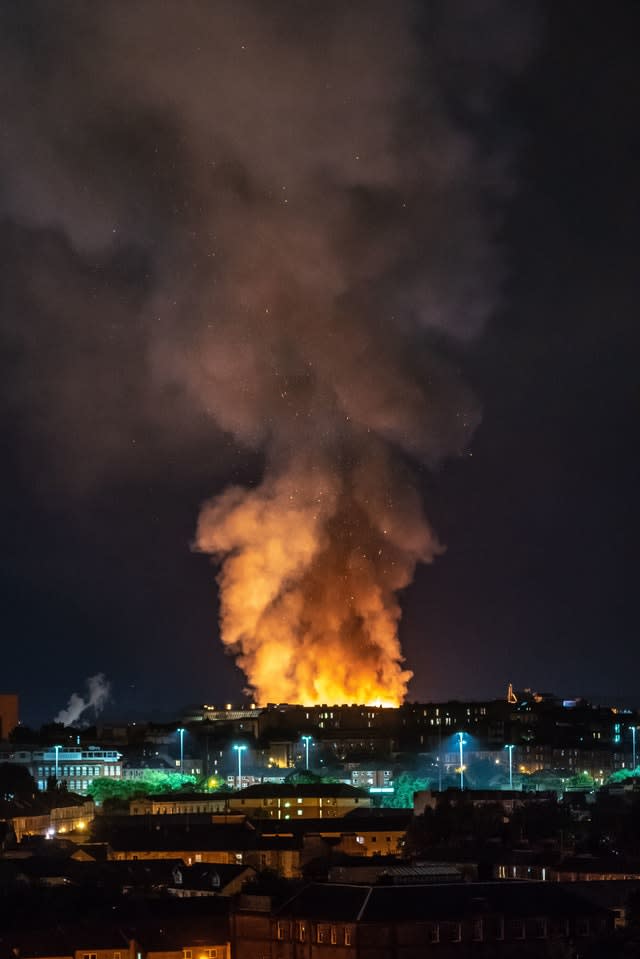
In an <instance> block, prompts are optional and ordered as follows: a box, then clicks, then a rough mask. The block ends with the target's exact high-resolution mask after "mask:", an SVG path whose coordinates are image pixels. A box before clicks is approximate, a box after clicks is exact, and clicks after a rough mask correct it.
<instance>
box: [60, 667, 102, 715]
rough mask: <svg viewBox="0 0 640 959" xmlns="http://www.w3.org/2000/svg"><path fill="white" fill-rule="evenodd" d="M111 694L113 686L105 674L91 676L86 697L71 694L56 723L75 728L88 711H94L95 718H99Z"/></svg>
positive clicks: (88, 680)
mask: <svg viewBox="0 0 640 959" xmlns="http://www.w3.org/2000/svg"><path fill="white" fill-rule="evenodd" d="M110 692H111V686H110V684H109V682H108V681H107V678H106V676H105V675H104V673H96V675H95V676H89V678H88V679H87V694H86V697H85V696H80V694H79V693H71V696H70V697H69V702H68V703H67V706H66V708H65V709H61V710H60V712H59V713H58V715H57V716H56V718H55V719H54V722H55V723H62V725H63V726H73V725H74V724H75V723H77V722H78V720H80V719H81V718H82V717H83V715H84V714H85V713H86V711H87V710H88V709H93V711H94V716H97V715H98V714H99V713H101V712H102V710H103V709H104V707H105V706H106V704H107V702H108V699H109V694H110Z"/></svg>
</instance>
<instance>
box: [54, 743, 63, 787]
mask: <svg viewBox="0 0 640 959" xmlns="http://www.w3.org/2000/svg"><path fill="white" fill-rule="evenodd" d="M53 748H54V750H55V753H56V784H57V782H58V779H59V778H60V764H59V759H58V755H59V753H60V750H61V749H62V746H54V747H53Z"/></svg>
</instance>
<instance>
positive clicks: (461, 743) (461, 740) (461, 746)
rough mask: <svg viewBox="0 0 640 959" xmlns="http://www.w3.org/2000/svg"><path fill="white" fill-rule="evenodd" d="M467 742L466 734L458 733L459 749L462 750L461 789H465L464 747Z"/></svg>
mask: <svg viewBox="0 0 640 959" xmlns="http://www.w3.org/2000/svg"><path fill="white" fill-rule="evenodd" d="M465 744H466V740H465V738H464V733H458V748H459V750H460V789H461V790H462V789H464V747H465Z"/></svg>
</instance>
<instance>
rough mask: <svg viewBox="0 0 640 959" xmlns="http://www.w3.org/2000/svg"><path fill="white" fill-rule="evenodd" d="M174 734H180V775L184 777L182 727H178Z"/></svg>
mask: <svg viewBox="0 0 640 959" xmlns="http://www.w3.org/2000/svg"><path fill="white" fill-rule="evenodd" d="M176 732H177V733H179V734H180V775H181V776H182V775H184V727H183V726H179V727H178V729H176Z"/></svg>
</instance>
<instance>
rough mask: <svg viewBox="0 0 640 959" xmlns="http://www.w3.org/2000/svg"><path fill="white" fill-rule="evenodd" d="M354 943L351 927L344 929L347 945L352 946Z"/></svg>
mask: <svg viewBox="0 0 640 959" xmlns="http://www.w3.org/2000/svg"><path fill="white" fill-rule="evenodd" d="M351 943H352V935H351V929H345V931H344V944H345V946H350V945H351Z"/></svg>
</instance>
